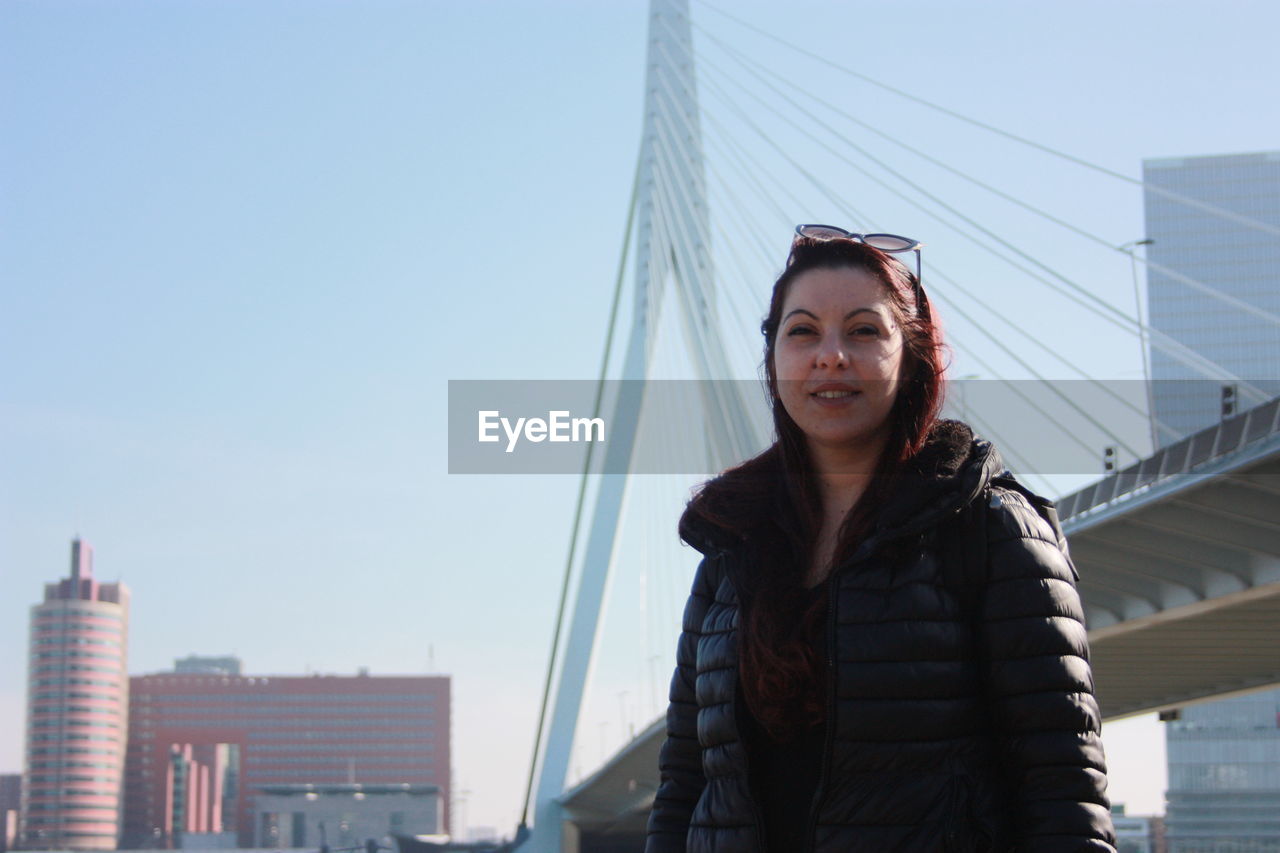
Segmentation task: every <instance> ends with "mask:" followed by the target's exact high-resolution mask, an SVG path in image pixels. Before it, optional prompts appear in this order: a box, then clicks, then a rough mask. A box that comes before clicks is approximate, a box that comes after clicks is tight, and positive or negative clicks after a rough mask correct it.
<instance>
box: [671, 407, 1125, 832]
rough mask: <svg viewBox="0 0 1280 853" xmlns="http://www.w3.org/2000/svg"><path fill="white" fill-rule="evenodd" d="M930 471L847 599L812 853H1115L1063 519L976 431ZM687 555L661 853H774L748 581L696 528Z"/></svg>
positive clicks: (927, 457)
mask: <svg viewBox="0 0 1280 853" xmlns="http://www.w3.org/2000/svg"><path fill="white" fill-rule="evenodd" d="M914 470H915V472H916V473H915V475H911V476H906V477H902V478H901V482H900V485H899V486H898V488H897V490H896V491H895V492H894V493H893V494H892V496H891V497H890V498H889V499H888V500H887V501H886V504H885V507H884V509H883V510H882V511H881V513H880V516H879V520H878V522H877V524H876V527H875V532H874V533H873V534H872V535H871V536H869V537H868V539H867V540H866V541H864V543H863V545H862V546H861V547H860V548H859V549H858V550H857V552H856V553H855V554H854V555H853V557H852V558H851V559H850V560H848V561H846V562H845V563H844V564H843V565H841V566H839V567H838V568H837V570H836V571H833V572H832V575H831V577H830V578H829V580H828V583H829V584H830V587H829V591H830V596H831V597H830V601H831V602H832V606H831V607H830V613H829V619H830V621H829V623H828V631H827V644H828V649H827V655H828V657H827V660H828V661H829V664H830V666H831V670H830V673H831V675H832V676H833V677H829V678H828V683H829V694H830V695H829V698H828V717H827V740H826V748H825V753H824V769H823V782H822V783H821V785H820V788H819V791H818V794H817V797H816V802H815V809H814V813H813V824H812V832H811V835H810V838H811V842H810V843H811V846H812V849H813V850H814V851H823V852H824V853H825V851H875V852H876V853H884V852H885V851H909V853H930V851H982V850H995V851H1005V850H1017V851H1029V853H1056V851H1113V846H1112V845H1113V844H1114V833H1113V830H1112V826H1111V818H1110V814H1109V808H1108V802H1107V797H1106V794H1105V789H1106V765H1105V762H1104V759H1103V754H1102V744H1101V741H1100V739H1099V726H1100V718H1099V714H1098V706H1097V703H1096V702H1095V700H1094V697H1093V680H1092V676H1091V673H1090V670H1089V664H1088V647H1087V641H1086V639H1085V627H1084V618H1083V613H1082V611H1081V608H1080V601H1079V597H1078V596H1077V593H1076V590H1075V586H1074V580H1075V569H1074V568H1073V566H1072V564H1071V562H1070V559H1069V557H1068V556H1067V551H1066V542H1065V540H1064V539H1063V538H1062V537H1061V531H1060V530H1059V529H1058V528H1057V524H1056V518H1053V521H1052V522H1051V521H1049V520H1046V517H1042V515H1041V514H1040V512H1038V511H1037V509H1036V507H1035V506H1033V503H1032V500H1033V498H1030V497H1028V495H1027V494H1024V492H1023V491H1022V490H1021V488H1020V487H1018V486H1017V484H1016V483H1014V482H1013V481H1012V479H1011V478H1007V477H997V475H998V474H1000V472H1002V471H1003V463H1002V462H1001V461H1000V457H999V454H998V453H996V451H995V450H994V449H993V448H992V447H991V445H990V444H988V443H987V442H985V441H982V440H980V439H975V438H973V436H972V433H971V432H970V431H969V430H968V428H967V427H964V426H963V425H962V424H959V423H957V422H954V421H945V422H942V423H941V424H940V425H939V427H938V428H937V429H935V431H934V433H933V434H932V436H931V440H930V443H929V444H928V446H927V447H926V449H925V450H924V451H923V452H922V453H921V454H920V455H919V456H918V457H917V459H916V465H915V468H914ZM993 481H994V482H993ZM1045 512H1046V514H1048V515H1050V517H1051V513H1049V511H1048V510H1047V509H1046V510H1045ZM984 530H985V535H983V531H984ZM681 535H682V537H683V538H684V539H685V540H686V541H687V542H689V544H691V545H693V546H694V547H696V548H697V549H698V550H700V551H702V552H703V554H704V555H705V556H704V558H703V560H702V563H701V565H700V566H699V567H698V571H697V575H696V576H695V578H694V583H693V591H692V594H691V595H690V597H689V601H688V605H687V606H686V608H685V613H684V627H683V633H682V634H681V636H680V641H679V647H678V654H677V668H676V672H675V675H674V677H673V678H672V682H671V704H670V708H669V710H668V712H667V734H668V737H667V741H666V743H665V744H664V745H663V747H662V753H661V760H660V764H661V786H660V787H659V790H658V793H657V796H656V799H655V801H654V805H653V810H652V812H651V814H650V817H649V834H648V840H647V844H646V846H645V850H646V853H664V851H685V850H687V851H689V853H712V851H715V853H731V851H732V853H737V851H742V853H748V851H754V852H755V853H759V851H762V850H763V847H764V840H763V839H764V833H763V831H762V828H761V826H760V823H759V809H758V807H757V804H756V803H754V802H753V799H752V796H751V794H750V786H749V782H748V778H747V755H746V750H745V747H744V744H743V743H742V741H741V740H740V738H739V733H738V726H737V722H736V719H735V707H736V703H737V702H738V701H740V699H739V695H738V670H737V667H738V649H737V626H738V623H739V594H738V591H739V589H741V588H742V585H743V578H742V577H741V573H742V572H744V571H746V570H747V569H746V564H747V561H746V558H745V556H744V554H743V553H742V551H743V549H742V547H741V545H742V543H741V542H738V541H735V540H734V539H732V538H730V537H728V536H727V534H726V533H725V532H724V531H722V530H719V529H717V528H712V527H711V526H710V525H708V524H706V523H705V522H701V520H700V519H699V518H698V517H696V516H693V515H692V514H686V517H685V520H684V522H682V525H681ZM966 549H968V551H967V552H966ZM966 553H967V555H968V556H967V557H966V556H965V555H966ZM769 853H796V851H769Z"/></svg>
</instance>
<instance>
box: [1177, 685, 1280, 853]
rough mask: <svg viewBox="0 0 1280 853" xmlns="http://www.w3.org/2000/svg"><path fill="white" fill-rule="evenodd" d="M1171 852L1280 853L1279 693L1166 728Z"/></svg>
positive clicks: (1222, 703)
mask: <svg viewBox="0 0 1280 853" xmlns="http://www.w3.org/2000/svg"><path fill="white" fill-rule="evenodd" d="M1165 739H1166V743H1167V747H1168V755H1169V793H1168V800H1169V805H1168V812H1167V814H1166V819H1165V822H1166V826H1167V832H1168V836H1167V837H1168V843H1169V853H1280V690H1267V691H1264V692H1261V693H1250V694H1248V695H1245V696H1236V697H1233V698H1230V699H1222V700H1219V701H1217V702H1211V703H1208V704H1204V705H1192V706H1190V707H1187V708H1183V709H1182V711H1181V713H1180V717H1179V719H1177V720H1174V721H1171V722H1169V723H1167V724H1166V729H1165Z"/></svg>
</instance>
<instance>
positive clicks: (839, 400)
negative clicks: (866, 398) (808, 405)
mask: <svg viewBox="0 0 1280 853" xmlns="http://www.w3.org/2000/svg"><path fill="white" fill-rule="evenodd" d="M829 390H832V391H835V390H839V391H842V392H844V393H843V394H842V396H839V397H823V396H822V395H821V393H820V391H813V392H811V393H810V394H809V399H810V400H813V401H814V402H815V403H817V404H818V405H820V406H845V405H848V404H849V403H852V402H853V401H854V400H856V399H858V395H859V394H861V393H862V392H861V391H855V390H853V389H852V388H840V389H835V388H832V389H829Z"/></svg>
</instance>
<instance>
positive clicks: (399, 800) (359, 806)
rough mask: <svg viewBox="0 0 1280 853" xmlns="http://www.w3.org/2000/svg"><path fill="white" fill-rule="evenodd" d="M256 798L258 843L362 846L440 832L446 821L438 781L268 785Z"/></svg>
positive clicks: (263, 845) (278, 846) (272, 845)
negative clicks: (436, 784)
mask: <svg viewBox="0 0 1280 853" xmlns="http://www.w3.org/2000/svg"><path fill="white" fill-rule="evenodd" d="M254 802H255V804H256V805H255V807H254V814H255V819H254V833H255V835H254V842H253V843H254V846H255V847H259V848H275V849H283V848H299V847H302V848H316V847H319V846H320V845H322V844H327V845H328V846H329V847H331V848H339V849H342V848H347V847H361V846H363V845H364V844H365V843H366V842H367V841H368V840H369V839H371V838H372V839H373V840H374V841H378V842H382V841H383V840H384V839H386V840H394V838H395V836H401V835H408V836H417V835H436V834H438V833H440V832H442V829H441V827H442V826H443V825H444V809H443V805H444V804H443V802H442V801H441V799H440V789H439V788H437V787H435V786H434V785H409V784H403V785H361V784H359V783H356V784H344V785H268V786H265V787H263V788H262V789H261V790H260V791H259V792H258V794H257V796H256V797H254Z"/></svg>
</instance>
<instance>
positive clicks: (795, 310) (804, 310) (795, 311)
mask: <svg viewBox="0 0 1280 853" xmlns="http://www.w3.org/2000/svg"><path fill="white" fill-rule="evenodd" d="M863 311H870V312H871V313H872V314H875V315H876V316H877V317H879V316H880V312H879V311H877V310H876V309H875V308H869V307H863V308H854V309H853V310H852V311H850V312H849V313H848V314H845V315H844V319H846V320H848V319H849V318H851V317H854V316H856V315H858V314H861V313H862V312H863ZM796 314H804V315H805V316H808V317H812V318H813V319H815V320H817V319H818V315H817V314H815V313H813V312H812V311H810V310H809V309H808V308H792V309H791V310H790V311H788V312H787V315H786V316H785V317H783V318H782V322H784V323H785V322H787V320H790V319H791V318H792V317H793V316H794V315H796Z"/></svg>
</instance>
